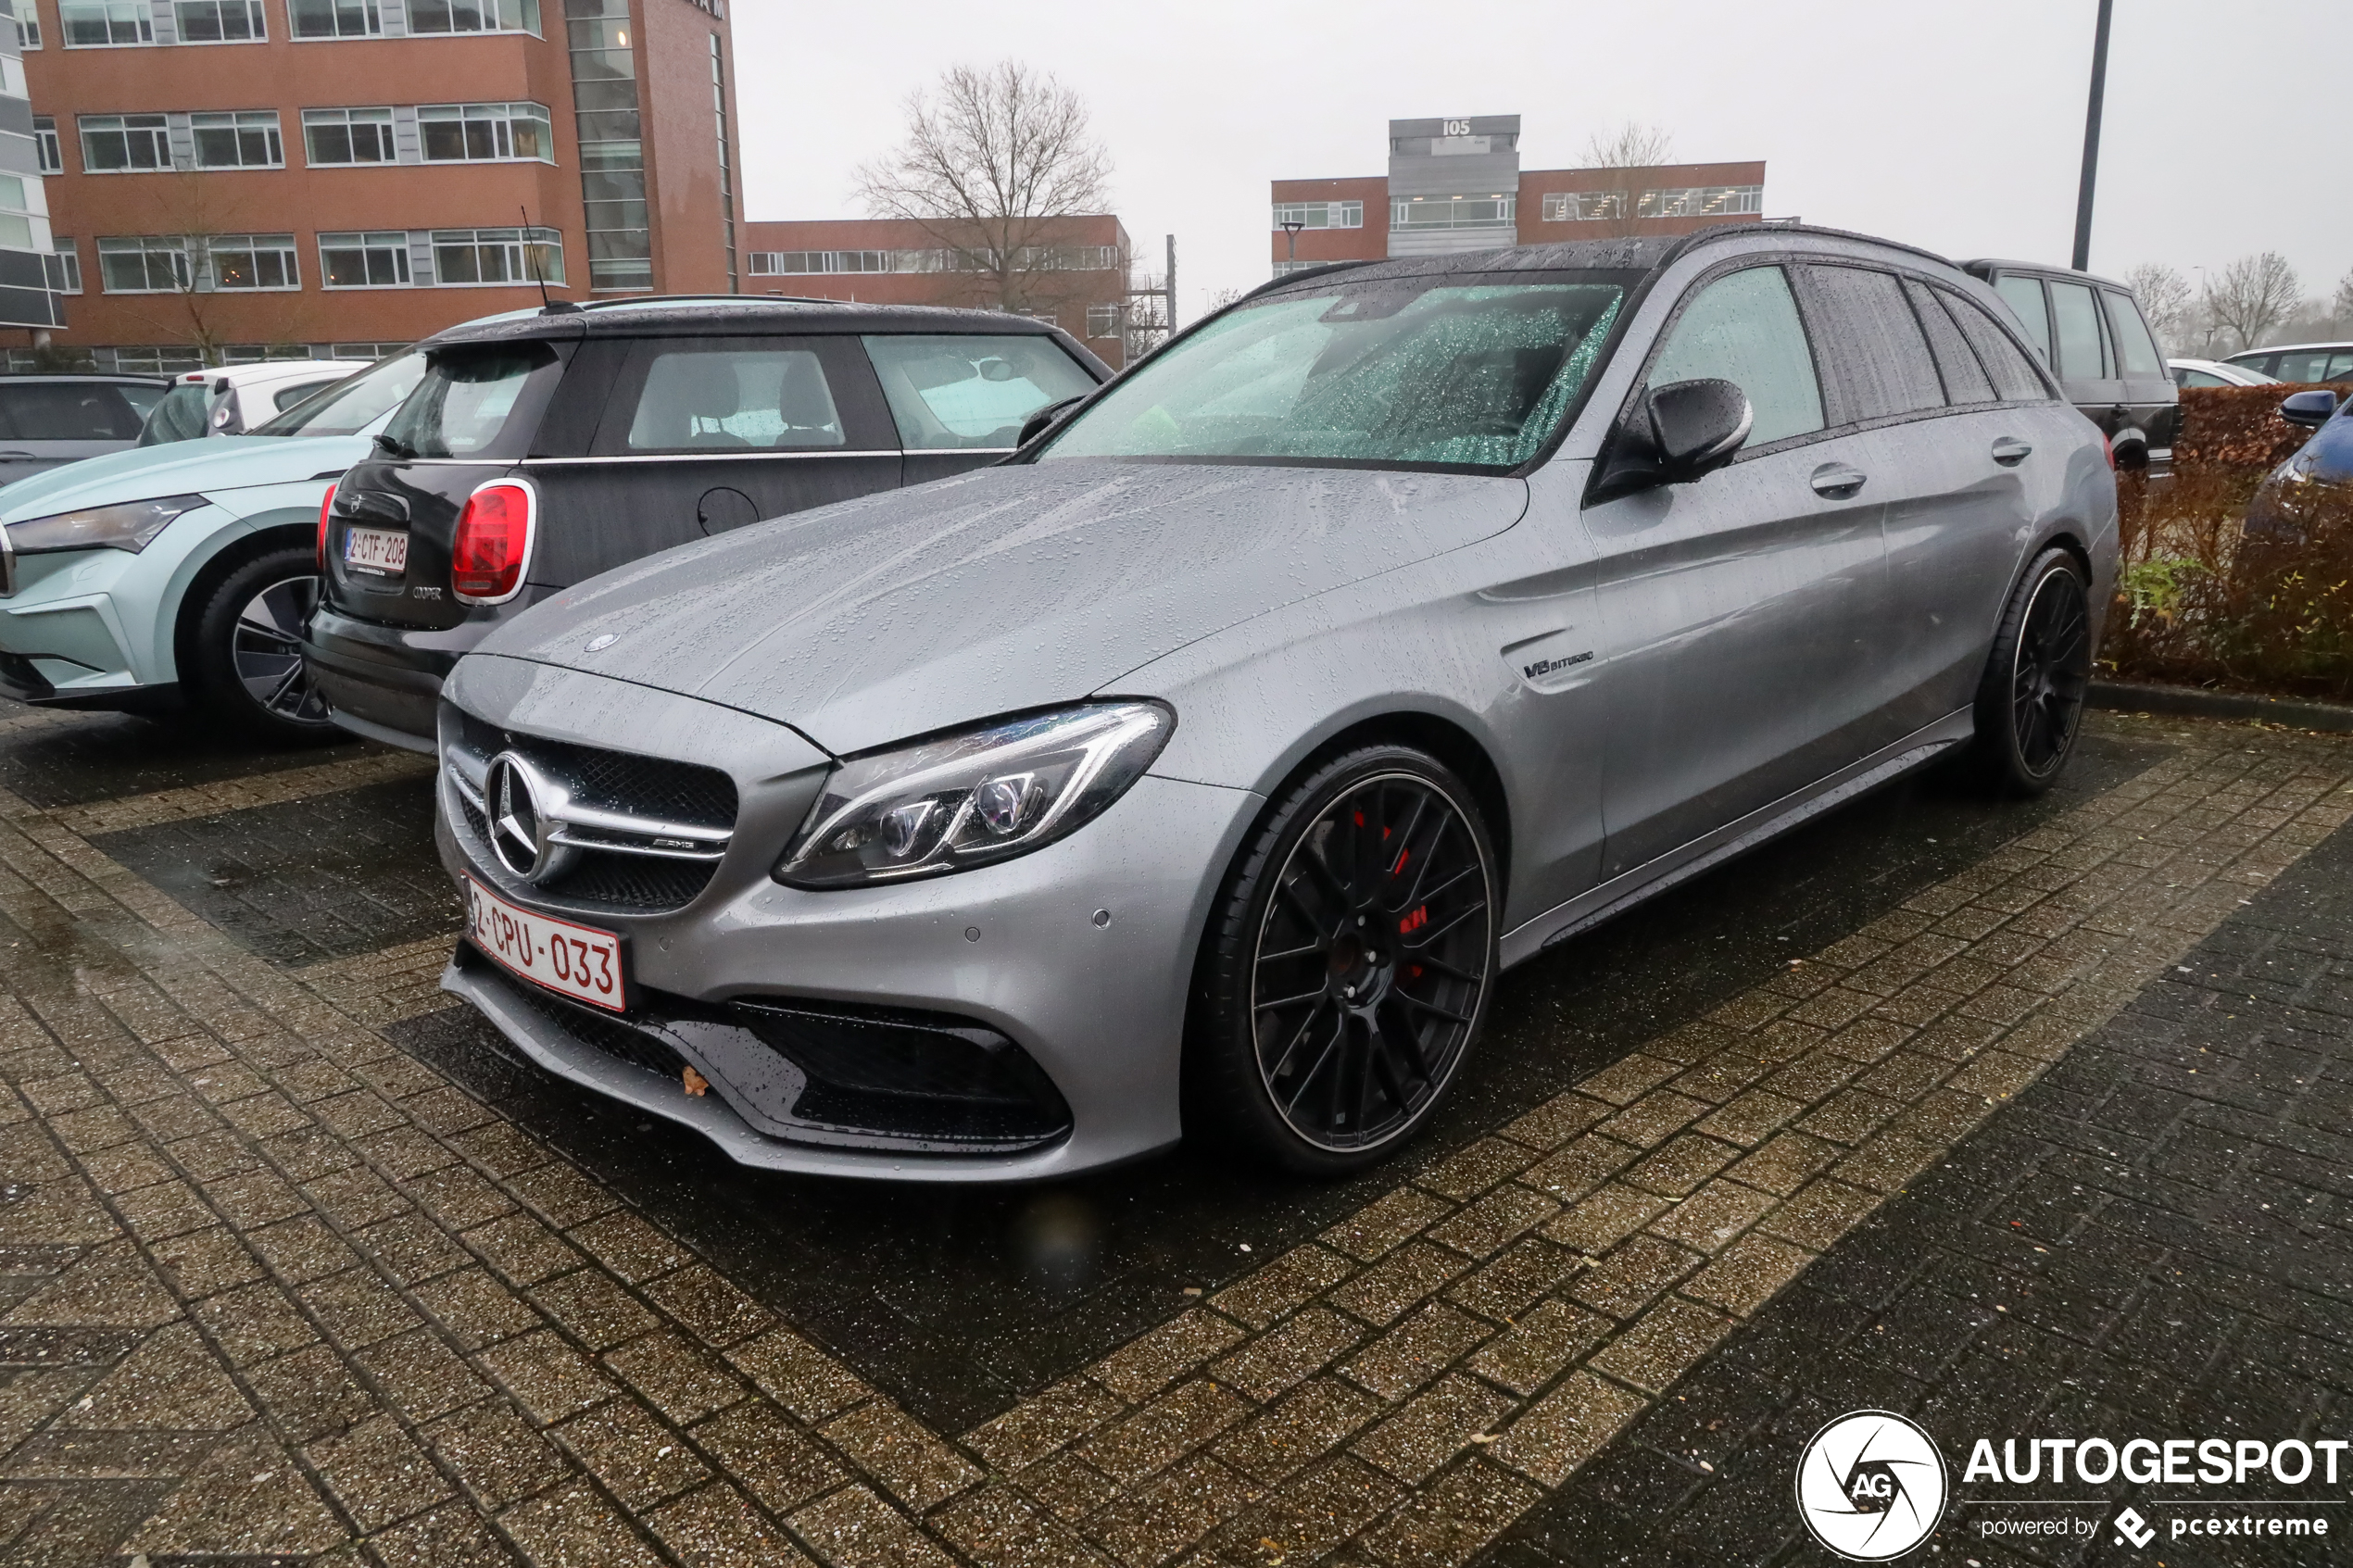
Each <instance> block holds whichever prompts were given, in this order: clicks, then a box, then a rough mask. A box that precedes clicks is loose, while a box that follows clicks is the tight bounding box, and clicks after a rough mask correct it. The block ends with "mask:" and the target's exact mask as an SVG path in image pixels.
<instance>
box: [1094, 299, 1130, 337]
mask: <svg viewBox="0 0 2353 1568" xmlns="http://www.w3.org/2000/svg"><path fill="white" fill-rule="evenodd" d="M1126 314H1127V311H1126V307H1124V306H1118V305H1090V306H1088V307H1087V335H1088V337H1117V336H1118V335H1119V319H1120V318H1121V317H1122V316H1125V315H1126Z"/></svg>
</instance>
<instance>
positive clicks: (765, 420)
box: [628, 347, 846, 452]
mask: <svg viewBox="0 0 2353 1568" xmlns="http://www.w3.org/2000/svg"><path fill="white" fill-rule="evenodd" d="M845 439H846V438H845V436H844V435H843V433H842V423H841V411H840V410H839V409H838V408H836V407H835V405H834V395H833V389H832V387H831V386H830V385H828V384H827V383H826V381H825V368H824V365H823V364H821V363H820V362H819V361H818V358H817V356H816V355H815V354H813V353H812V352H811V351H810V350H808V349H806V348H755V349H733V348H730V349H717V350H702V349H696V348H692V347H679V348H673V349H664V350H662V351H661V353H659V354H657V355H655V356H654V358H653V363H652V364H651V365H649V366H648V368H647V370H646V382H645V387H644V390H643V391H641V392H640V393H639V394H638V395H637V411H636V414H635V417H633V418H632V419H631V420H630V421H629V435H628V446H629V450H631V451H633V452H700V451H731V450H759V451H776V450H780V449H784V448H789V447H807V446H839V445H842V444H843V442H844V440H845Z"/></svg>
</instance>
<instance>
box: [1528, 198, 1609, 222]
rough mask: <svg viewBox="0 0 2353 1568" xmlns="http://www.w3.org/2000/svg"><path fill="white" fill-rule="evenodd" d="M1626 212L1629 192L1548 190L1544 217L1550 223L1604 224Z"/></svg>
mask: <svg viewBox="0 0 2353 1568" xmlns="http://www.w3.org/2000/svg"><path fill="white" fill-rule="evenodd" d="M1625 215H1626V194H1625V193H1624V192H1622V191H1547V192H1545V193H1544V217H1543V221H1545V222H1547V223H1601V222H1606V221H1609V220H1614V219H1618V218H1623V217H1624V216H1625Z"/></svg>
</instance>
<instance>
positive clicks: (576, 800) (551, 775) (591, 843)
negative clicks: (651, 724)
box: [445, 709, 736, 914]
mask: <svg viewBox="0 0 2353 1568" xmlns="http://www.w3.org/2000/svg"><path fill="white" fill-rule="evenodd" d="M455 711H456V713H457V720H458V721H457V724H456V726H455V729H456V734H454V736H452V737H451V743H450V745H449V747H448V753H447V757H446V758H445V771H447V772H449V773H450V774H451V775H452V778H451V783H452V784H454V785H455V786H456V787H455V790H454V793H455V794H456V796H457V799H458V806H459V811H458V820H457V821H456V822H453V823H452V824H451V825H452V826H453V827H454V828H456V829H457V830H458V832H459V838H460V840H461V841H462V843H463V847H464V848H465V851H466V857H467V859H469V860H471V861H472V862H473V865H474V867H475V869H476V870H477V871H478V872H480V873H481V874H482V875H483V876H484V877H485V878H486V879H487V880H489V881H490V882H491V883H493V884H496V885H497V886H498V887H499V889H500V890H501V891H503V892H505V893H508V894H510V895H511V896H513V897H517V898H521V899H522V900H524V901H526V902H530V901H537V902H541V903H553V904H556V905H558V906H560V907H562V908H566V909H574V910H579V911H583V912H586V913H592V914H595V913H609V914H664V913H668V912H670V911H671V910H673V909H683V908H685V907H686V905H688V904H690V903H692V902H693V901H694V900H695V899H696V898H697V897H698V896H700V894H701V893H702V891H703V889H704V888H706V887H708V886H710V885H711V878H712V877H713V876H714V875H716V874H717V873H718V870H719V855H720V853H722V852H724V848H725V846H726V842H727V838H726V835H727V834H729V833H730V832H731V831H732V830H733V828H734V827H735V822H736V782H735V780H733V779H731V778H729V777H728V776H727V775H726V774H725V773H723V772H721V771H719V770H718V769H716V768H706V767H702V766H700V765H698V764H696V763H692V762H677V761H672V760H670V759H666V758H660V757H642V756H638V755H636V754H635V753H633V752H626V751H610V750H606V749H603V748H601V747H597V746H579V745H575V744H573V743H571V742H567V741H557V740H548V739H547V738H545V737H543V736H538V735H530V734H516V733H513V732H511V731H505V730H500V729H499V728H497V726H495V725H492V724H488V723H485V722H484V721H482V720H480V719H477V718H475V717H474V716H473V715H472V714H470V713H466V712H464V711H463V710H462V709H459V710H455ZM445 734H447V731H445ZM502 752H512V753H514V754H515V755H517V756H519V757H522V759H525V760H526V761H528V762H529V763H530V764H531V765H532V767H533V768H534V769H535V770H537V771H539V772H540V773H541V774H542V775H544V776H545V777H547V778H548V779H550V780H554V781H558V782H560V783H561V784H562V785H563V787H564V788H565V789H566V790H567V791H569V793H570V797H571V800H572V802H573V805H574V806H577V807H585V808H588V809H591V810H592V811H594V812H595V813H598V814H599V816H600V818H601V819H603V820H602V821H601V822H600V823H599V825H598V826H595V827H581V828H578V829H573V828H567V829H565V830H564V831H565V832H566V833H567V834H568V835H569V838H568V841H569V842H572V843H574V844H576V845H577V846H578V851H577V853H575V854H573V855H572V856H571V857H570V860H569V863H568V864H567V865H565V866H564V867H563V869H562V870H560V871H559V872H555V873H554V874H551V875H547V876H545V877H543V878H542V879H541V880H540V881H538V882H527V881H525V880H524V879H522V878H521V877H518V876H516V875H514V874H513V873H512V872H510V871H509V870H508V869H507V867H506V866H505V865H504V864H503V863H502V862H500V861H499V859H497V857H496V856H495V855H494V854H493V853H492V852H491V847H490V823H489V821H488V819H487V817H486V816H485V814H484V801H483V798H482V794H481V791H482V786H483V781H484V772H485V771H486V770H487V769H488V767H489V766H490V763H491V761H492V759H494V758H496V757H497V756H498V755H499V754H500V753H502ZM613 822H622V823H623V825H622V826H620V827H614V826H612V825H611V824H612V823H613ZM665 828H667V829H672V830H676V829H685V830H688V831H691V832H694V833H697V834H701V835H702V836H701V837H699V838H698V839H696V840H694V841H692V847H691V848H689V849H686V850H684V851H681V850H680V849H679V845H680V843H681V842H682V841H680V840H679V839H676V838H674V837H671V836H667V835H665V834H664V832H663V830H664V829H665ZM616 844H617V845H619V846H620V847H600V846H611V845H616ZM665 846H667V847H665Z"/></svg>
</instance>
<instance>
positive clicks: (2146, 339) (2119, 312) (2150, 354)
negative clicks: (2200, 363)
mask: <svg viewBox="0 0 2353 1568" xmlns="http://www.w3.org/2000/svg"><path fill="white" fill-rule="evenodd" d="M2100 303H2101V304H2103V305H2105V306H2107V307H2108V337H2109V338H2110V339H2111V340H2113V341H2114V343H2115V344H2116V363H2117V370H2118V373H2119V374H2120V375H2127V376H2161V375H2163V374H2164V373H2165V360H2164V359H2163V358H2161V357H2160V356H2159V355H2158V352H2157V340H2156V339H2155V338H2152V337H2150V336H2149V329H2148V323H2147V322H2145V321H2144V320H2141V309H2140V307H2139V306H2137V305H2134V304H2133V296H2132V295H2123V294H2110V293H2108V292H2107V291H2106V290H2102V291H2101V293H2100Z"/></svg>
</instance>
